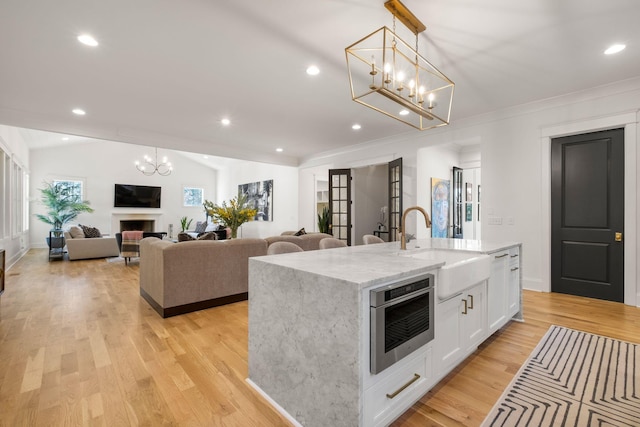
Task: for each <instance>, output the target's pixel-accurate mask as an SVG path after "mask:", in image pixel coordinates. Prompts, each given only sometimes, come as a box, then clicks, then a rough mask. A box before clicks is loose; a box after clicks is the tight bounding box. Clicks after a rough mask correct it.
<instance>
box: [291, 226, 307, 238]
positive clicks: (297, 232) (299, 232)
mask: <svg viewBox="0 0 640 427" xmlns="http://www.w3.org/2000/svg"><path fill="white" fill-rule="evenodd" d="M303 234H307V232H306V231H305V230H304V227H302V228H301V229H300V230H298V231H296V233H295V234H294V236H302V235H303Z"/></svg>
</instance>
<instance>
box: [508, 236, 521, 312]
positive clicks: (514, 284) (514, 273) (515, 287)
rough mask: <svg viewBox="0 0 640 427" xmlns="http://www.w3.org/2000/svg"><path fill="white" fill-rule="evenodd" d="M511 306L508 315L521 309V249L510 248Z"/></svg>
mask: <svg viewBox="0 0 640 427" xmlns="http://www.w3.org/2000/svg"><path fill="white" fill-rule="evenodd" d="M508 283H509V308H508V312H507V313H508V317H509V318H512V317H513V316H515V315H516V314H517V313H518V312H519V311H520V249H519V248H518V247H513V248H511V249H509V282H508Z"/></svg>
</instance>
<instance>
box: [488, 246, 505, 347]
mask: <svg viewBox="0 0 640 427" xmlns="http://www.w3.org/2000/svg"><path fill="white" fill-rule="evenodd" d="M491 256H492V257H493V260H492V262H491V276H489V283H488V287H487V303H488V304H487V306H488V312H487V316H488V319H489V334H492V333H494V332H495V331H497V330H498V329H500V328H501V327H502V325H504V324H505V323H506V322H507V319H508V317H507V303H508V299H507V298H508V295H509V294H508V289H507V280H508V279H509V276H508V271H509V251H500V252H496V253H493V254H491Z"/></svg>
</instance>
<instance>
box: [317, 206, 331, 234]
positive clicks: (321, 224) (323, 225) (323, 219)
mask: <svg viewBox="0 0 640 427" xmlns="http://www.w3.org/2000/svg"><path fill="white" fill-rule="evenodd" d="M318 231H319V232H321V233H327V234H328V233H329V207H328V206H325V207H324V208H323V209H322V212H321V213H319V214H318Z"/></svg>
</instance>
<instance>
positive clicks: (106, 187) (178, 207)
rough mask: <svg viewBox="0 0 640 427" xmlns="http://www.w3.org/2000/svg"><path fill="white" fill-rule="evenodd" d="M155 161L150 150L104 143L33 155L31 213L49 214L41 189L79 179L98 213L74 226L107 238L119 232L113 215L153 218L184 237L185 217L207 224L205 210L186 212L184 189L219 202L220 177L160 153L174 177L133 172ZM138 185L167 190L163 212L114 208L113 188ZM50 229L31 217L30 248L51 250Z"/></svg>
mask: <svg viewBox="0 0 640 427" xmlns="http://www.w3.org/2000/svg"><path fill="white" fill-rule="evenodd" d="M145 153H147V154H150V155H153V152H152V151H151V150H150V149H149V148H148V147H143V146H138V145H133V144H123V143H119V142H111V141H101V142H88V143H82V144H74V145H63V146H57V147H51V148H43V149H35V150H32V151H31V170H32V174H31V185H30V198H31V200H32V202H31V213H32V214H33V213H44V207H43V206H42V204H41V203H40V192H39V191H38V189H39V188H42V184H43V182H45V181H51V180H53V179H77V180H82V181H84V185H85V195H84V197H85V199H87V200H89V202H90V203H91V207H92V208H93V209H94V210H95V211H94V212H93V213H83V214H80V216H78V218H77V220H76V221H74V222H75V223H80V224H84V225H90V226H93V227H97V228H98V229H100V231H101V232H102V233H105V234H111V235H114V234H115V233H117V232H119V231H120V230H119V229H113V226H112V215H113V214H154V215H160V216H159V217H158V219H156V225H155V231H168V227H169V224H173V232H174V234H176V233H177V232H179V231H180V217H182V216H187V217H189V218H192V219H193V220H194V221H193V223H192V224H191V229H193V228H195V223H196V221H202V220H204V219H205V213H204V208H203V207H201V206H199V207H184V206H183V198H182V190H183V187H184V186H192V187H200V188H203V189H204V197H205V199H208V200H214V201H216V200H217V190H216V175H217V173H216V171H215V170H214V169H211V168H209V167H206V166H203V165H201V164H199V163H197V162H194V161H192V160H189V159H188V158H186V157H184V156H182V155H180V154H179V153H178V152H174V151H170V150H164V149H160V150H158V157H159V158H161V157H163V156H165V155H166V156H167V157H168V160H169V161H170V162H171V163H172V164H173V167H174V170H173V172H172V174H171V175H169V176H160V175H158V174H155V175H152V176H145V175H143V174H142V173H141V172H138V170H137V169H136V168H135V166H134V163H133V162H134V161H135V160H136V159H142V157H143V156H144V154H145ZM116 183H118V184H136V185H151V186H160V187H162V200H161V208H160V209H140V208H138V209H131V208H114V207H113V198H114V194H113V191H114V184H116ZM49 229H50V226H49V225H48V224H44V223H42V222H41V221H39V220H38V219H37V218H35V216H33V215H32V216H31V233H30V239H31V246H32V247H46V243H45V237H46V236H48V232H49Z"/></svg>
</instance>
